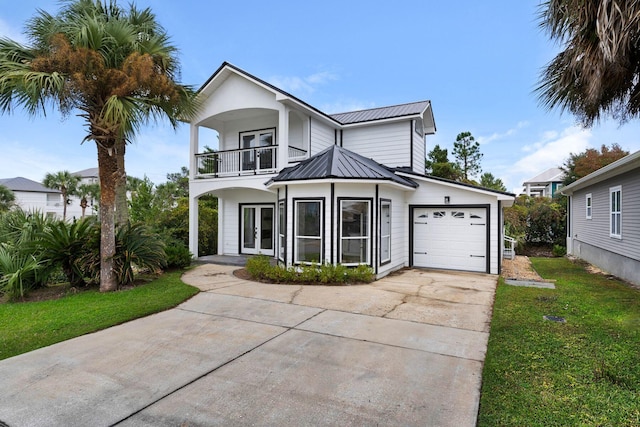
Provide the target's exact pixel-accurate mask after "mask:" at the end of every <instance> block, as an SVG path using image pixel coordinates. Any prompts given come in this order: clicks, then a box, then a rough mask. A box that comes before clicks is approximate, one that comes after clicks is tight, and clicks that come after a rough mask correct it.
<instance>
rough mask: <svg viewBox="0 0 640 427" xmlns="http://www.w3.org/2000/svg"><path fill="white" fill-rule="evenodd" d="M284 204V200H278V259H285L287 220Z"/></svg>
mask: <svg viewBox="0 0 640 427" xmlns="http://www.w3.org/2000/svg"><path fill="white" fill-rule="evenodd" d="M285 209H286V205H285V203H284V200H280V201H279V202H278V259H279V260H280V261H284V260H285V259H284V258H285V253H284V249H285V245H286V244H287V237H286V236H287V221H286V212H285Z"/></svg>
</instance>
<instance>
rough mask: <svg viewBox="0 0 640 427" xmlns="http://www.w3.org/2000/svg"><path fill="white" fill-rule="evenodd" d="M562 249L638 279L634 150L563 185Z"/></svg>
mask: <svg viewBox="0 0 640 427" xmlns="http://www.w3.org/2000/svg"><path fill="white" fill-rule="evenodd" d="M562 194H564V195H566V196H569V220H568V224H567V253H569V254H571V255H574V256H576V257H578V258H581V259H584V260H585V261H587V262H590V263H591V264H593V265H596V266H598V267H599V268H601V269H603V270H606V271H607V272H609V273H611V274H614V275H616V276H618V277H621V278H623V279H625V280H628V281H630V282H632V283H635V284H640V151H637V152H635V153H633V154H630V155H628V156H626V157H624V158H622V159H620V160H618V161H616V162H614V163H611V164H610V165H608V166H605V167H604V168H602V169H599V170H597V171H595V172H593V173H591V174H589V175H587V176H585V177H584V178H582V179H579V180H578V181H576V182H574V183H572V184H571V185H567V186H566V187H564V188H563V189H562Z"/></svg>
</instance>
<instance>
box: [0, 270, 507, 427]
mask: <svg viewBox="0 0 640 427" xmlns="http://www.w3.org/2000/svg"><path fill="white" fill-rule="evenodd" d="M235 268H237V267H229V266H221V265H202V266H200V267H198V268H196V269H194V270H192V271H190V272H189V273H187V274H185V276H184V277H183V280H184V281H185V282H187V283H190V284H193V285H194V286H198V287H199V288H201V289H202V290H203V292H201V293H200V294H198V295H196V296H195V297H193V298H192V299H190V300H189V301H187V302H185V303H183V304H182V305H180V306H179V307H177V308H175V309H173V310H169V311H165V312H163V313H159V314H156V315H153V316H149V317H146V318H143V319H139V320H135V321H132V322H129V323H126V324H123V325H120V326H116V327H113V328H109V329H107V330H104V331H101V332H97V333H94V334H90V335H85V336H82V337H78V338H75V339H72V340H69V341H65V342H62V343H59V344H56V345H53V346H50V347H47V348H44V349H40V350H36V351H33V352H31V353H27V354H23V355H20V356H16V357H13V358H10V359H7V360H4V361H0V390H2V392H1V393H0V426H2V425H3V422H4V423H5V424H6V425H8V426H11V427H18V426H111V425H118V426H185V427H186V426H205V425H207V426H209V425H259V426H301V425H345V426H346V425H354V426H356V425H357V426H364V425H385V426H386V425H417V426H473V425H475V422H476V414H477V410H478V402H479V396H480V384H481V376H482V365H483V361H484V357H485V352H486V346H487V340H488V332H489V322H490V318H491V309H492V304H493V297H494V292H495V286H496V281H497V277H496V276H490V275H483V274H472V273H455V272H438V271H427V270H404V271H402V272H401V273H396V274H394V275H392V276H390V277H387V278H384V279H382V280H379V281H378V282H375V283H374V284H372V285H362V286H341V287H324V286H289V285H265V284H259V283H254V282H248V281H244V280H240V279H237V278H235V277H233V276H232V274H231V272H232V271H233V270H234V269H235Z"/></svg>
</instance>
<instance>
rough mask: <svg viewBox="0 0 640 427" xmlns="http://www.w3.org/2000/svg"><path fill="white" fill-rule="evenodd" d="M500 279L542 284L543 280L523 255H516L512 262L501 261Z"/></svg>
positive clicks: (508, 260)
mask: <svg viewBox="0 0 640 427" xmlns="http://www.w3.org/2000/svg"><path fill="white" fill-rule="evenodd" d="M502 277H504V278H505V279H515V280H532V281H535V282H544V279H543V278H542V277H540V275H539V274H538V273H537V272H536V271H535V270H534V269H533V266H532V265H531V261H530V260H529V257H527V256H524V255H516V257H515V259H513V260H510V259H505V260H503V261H502Z"/></svg>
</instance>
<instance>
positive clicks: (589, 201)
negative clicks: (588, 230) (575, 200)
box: [584, 193, 593, 219]
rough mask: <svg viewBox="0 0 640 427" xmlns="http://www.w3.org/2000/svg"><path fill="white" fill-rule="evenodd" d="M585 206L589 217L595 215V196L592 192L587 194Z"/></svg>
mask: <svg viewBox="0 0 640 427" xmlns="http://www.w3.org/2000/svg"><path fill="white" fill-rule="evenodd" d="M584 208H585V215H586V218H587V219H592V217H593V196H592V194H591V193H589V194H587V195H586V196H585V197H584Z"/></svg>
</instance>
